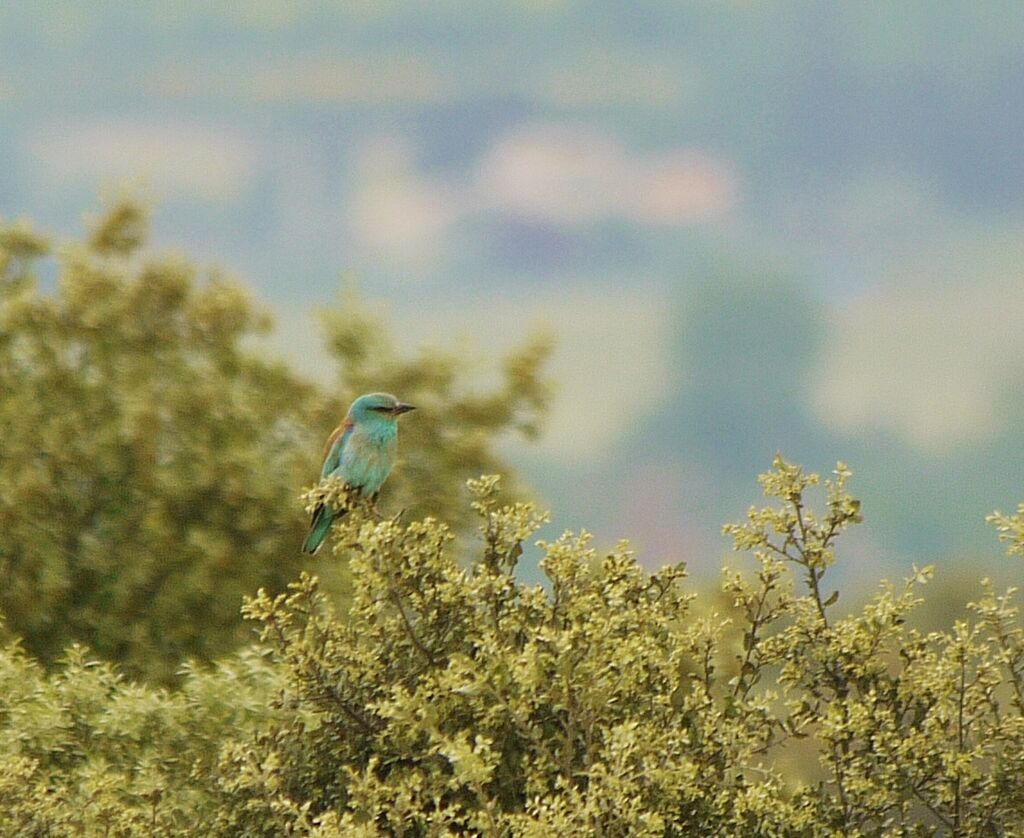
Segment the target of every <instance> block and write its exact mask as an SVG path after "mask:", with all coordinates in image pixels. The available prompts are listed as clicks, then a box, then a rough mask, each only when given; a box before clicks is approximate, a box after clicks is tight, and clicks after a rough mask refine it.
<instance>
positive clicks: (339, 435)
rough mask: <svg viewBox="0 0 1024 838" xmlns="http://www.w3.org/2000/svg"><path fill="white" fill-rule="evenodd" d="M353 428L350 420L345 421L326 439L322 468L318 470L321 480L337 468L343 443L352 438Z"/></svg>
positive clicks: (343, 448)
mask: <svg viewBox="0 0 1024 838" xmlns="http://www.w3.org/2000/svg"><path fill="white" fill-rule="evenodd" d="M353 427H354V423H353V422H352V420H351V419H346V420H345V421H344V422H342V423H341V424H340V425H338V427H336V428H335V429H334V431H333V432H332V433H331V435H330V436H329V437H327V444H326V445H325V446H324V464H323V468H321V469H320V479H321V480H323V479H324V478H325V477H327V476H328V475H330V474H331V472H333V471H334V470H335V469H336V468H337V467H338V464H339V463H340V462H341V452H342V451H344V450H345V443H346V442H348V438H349V437H350V436H352V428H353Z"/></svg>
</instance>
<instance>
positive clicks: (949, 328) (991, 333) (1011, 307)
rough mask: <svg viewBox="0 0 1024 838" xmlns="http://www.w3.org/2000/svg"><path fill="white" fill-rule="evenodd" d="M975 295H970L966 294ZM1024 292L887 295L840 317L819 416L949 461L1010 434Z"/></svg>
mask: <svg viewBox="0 0 1024 838" xmlns="http://www.w3.org/2000/svg"><path fill="white" fill-rule="evenodd" d="M965 289H969V293H967V292H966V291H965ZM1022 309H1024V286H1022V285H1021V284H1020V281H1019V279H1016V280H1011V279H1010V278H1007V279H1005V280H1003V279H992V278H989V279H987V280H982V281H980V282H977V283H976V282H975V281H973V280H972V279H971V278H969V277H967V276H964V277H963V279H962V281H961V282H956V283H954V284H949V285H943V284H942V283H941V282H937V281H934V280H933V281H932V282H930V283H928V284H924V283H915V284H913V285H911V286H909V287H908V286H906V285H903V286H898V285H896V284H892V285H889V286H886V287H883V288H880V289H878V290H876V291H874V292H872V293H870V294H867V295H865V296H864V297H862V298H861V299H859V300H857V301H855V302H853V303H850V304H849V305H847V306H844V307H843V308H841V309H839V310H837V311H835V312H834V314H833V316H832V322H831V324H830V326H829V328H828V334H829V340H828V345H827V349H826V352H825V354H824V356H823V357H822V359H821V361H820V363H819V365H818V369H817V372H816V375H815V386H814V387H813V393H814V396H813V401H814V407H815V410H816V411H817V413H818V415H819V416H820V417H821V418H822V419H823V420H824V421H825V422H827V423H828V424H829V425H830V426H832V427H835V428H837V429H839V430H841V431H844V432H847V433H859V432H863V431H870V430H874V429H883V430H889V431H894V432H896V433H898V434H900V435H901V436H902V437H904V438H905V439H906V440H907V441H908V442H910V443H912V444H914V445H916V446H917V447H918V448H920V449H922V450H928V451H935V452H941V451H945V450H948V449H950V448H952V447H954V446H956V445H958V444H961V443H970V442H980V441H984V440H986V439H990V438H992V437H993V436H995V435H996V434H998V433H1000V432H1001V431H1003V430H1005V428H1006V427H1007V423H1008V417H1007V416H1005V415H1004V414H1003V411H1002V404H1003V401H1004V396H1005V394H1006V393H1007V391H1008V389H1009V388H1010V387H1011V386H1013V384H1015V383H1018V382H1019V381H1020V371H1019V359H1020V358H1021V356H1022V355H1024V330H1021V328H1020V324H1019V323H1018V322H1016V321H1015V320H1014V318H1013V317H1011V316H1008V312H1013V311H1020V310H1022Z"/></svg>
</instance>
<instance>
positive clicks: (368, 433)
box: [302, 393, 416, 554]
mask: <svg viewBox="0 0 1024 838" xmlns="http://www.w3.org/2000/svg"><path fill="white" fill-rule="evenodd" d="M415 409H416V408H415V407H413V405H411V404H405V403H403V402H400V401H399V400H398V399H396V398H395V397H394V396H392V395H391V394H390V393H368V394H366V395H365V396H360V397H359V398H358V399H356V400H355V401H354V402H352V406H351V407H350V408H349V409H348V413H347V414H346V415H345V418H344V419H343V420H342V423H341V424H340V425H338V427H337V428H335V429H334V432H333V433H332V434H331V435H330V436H329V437H328V438H327V445H326V446H325V447H324V464H323V468H321V469H320V479H321V480H326V479H327V478H328V477H337V478H339V479H340V480H341V481H342V482H343V483H344V484H345V485H346V486H348V487H349V488H350V489H353V490H355V491H357V492H358V493H359V494H360V495H361V496H362V497H366V498H369V499H370V501H371V502H375V501H376V499H377V494H378V492H380V487H381V486H382V485H384V481H385V480H387V479H388V475H389V474H390V473H391V469H392V468H393V467H394V465H395V457H396V455H397V451H398V422H397V421H396V420H397V419H398V417H399V416H401V415H402V414H403V413H408V412H409V411H410V410H415ZM347 511H348V510H347V509H332V508H330V507H329V506H328V505H326V504H323V503H321V504H320V505H318V506H317V507H316V509H314V510H313V520H312V521H311V522H310V525H309V535H307V536H306V540H305V542H304V543H303V545H302V549H303V551H304V552H306V553H311V554H312V553H315V552H316V551H317V550H319V549H320V545H321V544H323V543H324V540H325V539H326V538H327V533H329V532H330V531H331V524H332V523H334V519H335V518H339V517H341V516H342V515H344V514H345V513H346V512H347Z"/></svg>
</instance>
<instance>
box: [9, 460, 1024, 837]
mask: <svg viewBox="0 0 1024 838" xmlns="http://www.w3.org/2000/svg"><path fill="white" fill-rule="evenodd" d="M849 477H850V472H849V470H848V469H846V468H845V466H843V465H842V464H840V465H839V466H838V467H837V469H836V472H835V475H834V477H833V479H832V480H830V481H827V483H826V486H825V505H824V508H823V511H822V512H821V513H815V512H814V511H813V509H812V508H811V504H810V502H809V497H808V495H809V494H810V493H811V492H812V491H813V490H812V487H813V486H814V484H816V483H817V481H818V479H817V477H816V476H815V475H813V474H807V473H805V472H804V471H802V470H801V469H800V468H798V467H796V466H793V465H790V464H788V463H786V462H784V461H783V460H781V459H778V460H777V461H776V463H775V467H774V468H773V470H772V471H770V472H769V473H767V474H765V475H763V476H762V478H761V479H762V484H763V486H764V489H765V492H766V494H767V495H768V496H769V497H770V498H771V499H772V500H773V501H774V505H772V506H769V507H766V508H753V509H751V511H750V513H749V514H748V516H747V519H746V520H745V521H744V522H741V523H737V524H733V525H730V526H728V527H727V528H726V530H727V531H728V532H729V533H730V534H731V535H732V537H733V539H734V543H735V546H736V548H737V549H738V550H741V551H751V552H753V554H754V557H755V560H756V563H757V565H756V567H757V569H756V571H755V572H754V573H753V574H744V573H738V572H729V573H727V575H726V579H725V582H724V586H723V589H724V591H725V593H726V594H727V596H728V602H729V607H728V608H727V609H722V611H721V613H716V612H715V610H714V609H713V608H708V607H701V606H702V603H701V602H700V601H698V600H697V599H696V596H695V594H694V593H693V592H690V591H688V590H687V588H686V583H685V574H684V571H683V568H682V567H681V566H675V567H666V568H663V569H662V570H660V571H658V572H656V573H651V574H648V573H646V572H644V571H643V570H642V569H641V568H640V567H639V565H638V564H637V562H636V560H635V559H634V557H633V555H632V554H631V552H630V550H629V548H628V545H626V544H624V543H623V544H620V545H618V546H617V547H616V548H615V549H614V550H611V551H610V552H608V553H605V554H598V553H597V552H596V551H595V550H594V548H593V547H592V546H591V543H590V539H589V537H588V536H587V534H586V533H580V534H574V533H566V534H564V535H563V536H562V537H561V538H559V539H557V540H556V541H553V542H550V543H542V544H541V545H540V546H541V549H542V552H543V558H542V560H541V566H542V568H543V570H544V572H545V573H546V575H547V579H548V581H547V584H546V586H541V585H526V584H523V583H521V582H520V581H518V580H517V578H516V576H515V569H516V565H517V562H518V561H519V560H520V557H521V556H522V554H523V550H524V544H525V543H526V542H527V541H528V540H529V539H530V538H531V537H532V535H533V534H534V533H535V532H536V531H537V528H538V527H539V526H540V524H541V523H542V522H543V521H545V520H546V515H544V514H542V513H541V512H539V511H538V509H537V508H536V507H535V506H534V505H533V504H530V503H522V502H519V503H505V502H503V501H502V500H501V498H500V496H499V492H498V479H497V478H495V477H486V478H481V479H479V480H475V481H472V483H471V489H472V493H473V496H474V501H473V504H472V508H473V511H474V514H475V515H476V516H477V518H478V521H479V531H480V536H481V538H480V542H479V544H478V546H477V549H476V550H475V560H474V561H473V562H472V563H471V564H470V565H468V566H467V565H464V564H460V563H459V562H458V561H456V560H455V558H454V557H453V547H454V546H455V534H454V532H453V531H452V530H451V528H450V527H448V526H447V525H445V524H443V523H440V522H438V521H437V520H434V519H429V518H428V519H423V520H416V521H412V522H411V523H408V524H404V523H402V522H401V520H400V519H399V518H397V517H396V518H394V519H385V520H376V519H370V518H368V517H367V516H364V515H363V514H362V513H361V512H360V511H358V510H357V511H354V512H353V513H352V514H350V515H349V516H347V517H346V518H345V519H343V520H342V522H341V523H340V524H339V525H336V527H335V533H334V549H335V553H336V555H337V557H338V558H344V559H346V560H347V561H348V563H349V564H350V567H351V571H352V579H353V594H352V599H351V603H350V607H349V609H348V611H347V613H344V614H341V613H338V612H337V611H336V610H335V606H334V604H333V603H332V601H331V599H330V598H329V597H328V596H327V595H326V594H325V593H324V591H323V590H322V589H321V586H320V584H319V582H318V580H317V579H316V578H315V577H313V576H311V575H309V574H303V575H302V576H301V577H300V578H299V579H298V580H297V581H296V582H294V583H293V584H292V585H291V586H290V590H289V591H288V592H286V593H283V594H279V595H273V594H270V593H267V592H265V591H260V592H259V593H258V594H257V595H256V596H255V597H253V598H252V599H251V600H249V601H248V602H247V604H246V606H245V609H244V610H245V613H246V616H247V617H248V618H249V619H251V620H254V621H256V623H257V625H258V626H259V628H260V634H261V638H262V644H263V645H262V647H261V651H252V652H248V653H245V654H240V655H238V656H236V657H234V658H232V659H230V660H228V661H227V662H225V663H223V664H222V665H221V666H220V667H219V668H217V669H215V670H205V669H193V670H191V671H189V672H188V673H187V674H186V677H185V678H184V680H183V683H182V686H181V688H180V689H178V690H175V691H172V692H167V691H163V690H157V689H154V688H151V687H137V686H133V685H131V684H130V683H128V682H126V681H124V680H123V679H121V678H119V677H118V676H117V675H116V673H115V672H114V671H113V670H112V669H111V668H110V667H108V666H106V665H97V664H90V663H88V662H87V658H86V657H85V656H84V654H83V653H82V652H80V651H73V652H72V653H71V654H70V655H69V656H68V658H67V661H66V663H65V666H64V668H63V669H62V670H60V671H59V672H57V673H54V674H50V675H47V674H46V673H45V672H44V671H42V670H41V669H40V668H39V667H38V666H37V665H35V664H33V663H32V662H30V661H29V660H28V658H27V657H26V656H25V655H24V654H23V653H22V652H21V651H20V650H19V649H18V647H17V646H16V645H14V646H8V647H7V648H6V649H5V650H3V651H2V652H0V730H2V735H0V778H2V779H0V834H4V835H8V834H10V835H18V836H28V835H134V834H147V835H149V834H153V835H192V834H197V832H201V834H204V835H232V836H233V835H247V836H250V835H251V836H299V835H308V836H319V838H328V836H359V835H367V836H369V835H401V836H419V835H451V834H470V835H472V834H478V835H488V836H491V835H508V836H513V835H515V836H542V835H543V836H548V835H552V834H563V835H601V836H632V835H652V836H653V835H658V836H662V835H669V836H672V835H678V836H683V835H734V836H750V835H766V836H768V835H777V836H803V835H813V836H818V835H835V836H854V835H862V836H903V835H930V834H948V835H956V836H968V835H971V836H982V835H1020V834H1024V777H1022V774H1021V771H1020V766H1021V765H1022V764H1024V628H1022V627H1021V626H1020V624H1019V620H1018V613H1017V609H1016V607H1015V606H1014V605H1013V604H1012V602H1011V597H1012V593H1013V592H1012V591H1010V592H1007V593H1005V594H998V595H997V594H996V593H995V592H994V591H992V590H991V587H989V589H987V590H985V591H984V593H983V596H982V597H981V598H980V600H979V601H978V602H977V603H976V604H975V605H974V606H973V607H974V611H975V614H976V617H975V618H974V619H973V621H970V622H968V621H960V622H957V623H956V624H955V625H954V626H952V627H951V628H950V629H949V630H948V631H945V632H932V633H928V634H922V633H921V632H919V631H917V630H915V629H913V628H909V627H908V623H907V618H908V616H909V615H910V614H911V612H912V610H913V609H914V607H915V605H917V604H918V603H919V602H920V601H921V600H920V597H919V594H918V590H919V588H920V586H921V585H923V584H924V583H926V581H927V579H928V578H929V576H930V575H931V570H930V569H928V568H925V569H922V570H920V571H916V572H915V574H914V576H913V577H912V578H911V579H909V580H907V582H906V583H904V584H903V585H901V586H898V587H897V586H893V585H883V586H882V589H881V590H880V591H879V593H878V594H877V595H876V596H875V598H874V599H873V600H872V601H871V602H870V603H868V604H867V605H866V606H865V607H864V608H863V609H861V610H859V611H857V612H855V613H852V614H849V615H847V616H840V615H839V614H838V613H837V609H836V603H837V598H838V595H837V594H836V593H835V592H834V591H830V587H829V585H828V584H827V580H828V578H829V577H828V571H829V569H830V567H831V566H832V565H833V564H834V562H835V561H836V548H837V543H838V541H839V539H841V536H842V533H843V532H844V531H845V530H846V529H847V528H848V527H850V526H851V525H854V524H856V523H858V522H859V521H860V507H859V504H858V503H857V501H856V500H855V499H854V498H853V497H852V496H851V495H850V494H849V492H848V490H847V482H848V479H849ZM315 491H316V492H323V491H326V492H328V493H329V492H330V489H329V488H328V489H327V490H315ZM314 494H315V492H314ZM1022 515H1024V513H1022V512H1019V513H1018V514H1017V515H1016V516H997V517H996V518H995V522H996V524H997V525H998V526H999V527H1000V529H1001V531H1002V532H1003V533H1004V534H1005V535H1006V537H1007V538H1008V540H1009V541H1010V547H1011V549H1012V550H1017V549H1018V548H1019V545H1020V535H1019V533H1020V529H1019V527H1018V525H1019V518H1020V517H1021V516H1022ZM794 758H795V759H794ZM794 764H796V768H795V769H794V768H793V766H794Z"/></svg>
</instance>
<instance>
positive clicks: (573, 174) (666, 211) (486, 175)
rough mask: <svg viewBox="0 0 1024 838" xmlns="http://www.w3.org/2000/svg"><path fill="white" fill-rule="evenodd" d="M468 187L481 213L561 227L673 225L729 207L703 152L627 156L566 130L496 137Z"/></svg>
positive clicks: (607, 140) (595, 136)
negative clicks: (491, 210)
mask: <svg viewBox="0 0 1024 838" xmlns="http://www.w3.org/2000/svg"><path fill="white" fill-rule="evenodd" d="M475 187H476V191H477V195H478V199H479V200H480V202H481V203H482V204H483V205H484V206H491V207H496V208H499V209H502V210H504V211H506V212H510V213H517V214H521V215H526V216H531V217H535V218H540V219H545V220H550V221H554V222H560V223H566V224H580V223H586V222H588V221H594V220H597V219H602V218H616V217H617V218H626V219H629V220H632V221H635V222H638V223H642V224H667V225H680V226H681V225H687V224H693V223H695V222H698V221H704V220H708V219H713V218H717V217H720V216H722V215H724V214H725V213H727V212H728V211H729V210H730V209H732V207H733V206H734V205H735V203H736V183H735V178H734V176H733V175H732V173H731V171H730V169H729V167H728V166H727V165H726V164H725V163H724V162H722V161H718V160H715V159H714V158H712V157H711V156H710V155H708V154H706V153H703V152H699V151H696V150H693V149H686V148H677V149H673V150H670V151H668V152H666V153H664V154H660V155H631V154H629V153H628V152H627V150H626V149H625V148H623V146H622V145H621V144H620V143H619V142H618V141H617V140H615V139H614V138H613V137H611V136H610V135H608V134H605V133H603V132H600V131H598V130H596V129H592V128H583V127H577V126H570V125H534V126H526V127H522V128H518V129H516V130H514V131H511V132H509V133H507V134H506V135H505V136H503V137H501V138H499V139H498V140H497V142H495V143H494V145H493V146H492V147H491V148H490V150H489V151H488V152H487V153H486V154H485V156H484V157H483V159H482V160H481V162H480V164H479V166H478V168H477V171H476V178H475Z"/></svg>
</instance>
